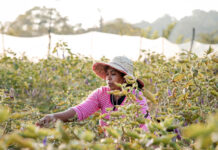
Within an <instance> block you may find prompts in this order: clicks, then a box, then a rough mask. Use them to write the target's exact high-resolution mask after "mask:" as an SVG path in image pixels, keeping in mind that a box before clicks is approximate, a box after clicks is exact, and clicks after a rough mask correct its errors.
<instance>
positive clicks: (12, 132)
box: [0, 42, 218, 150]
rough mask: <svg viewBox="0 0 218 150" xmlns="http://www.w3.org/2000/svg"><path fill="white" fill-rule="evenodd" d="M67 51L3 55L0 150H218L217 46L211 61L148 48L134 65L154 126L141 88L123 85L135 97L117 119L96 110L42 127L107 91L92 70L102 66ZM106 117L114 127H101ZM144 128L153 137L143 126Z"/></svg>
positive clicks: (208, 56) (59, 46)
mask: <svg viewBox="0 0 218 150" xmlns="http://www.w3.org/2000/svg"><path fill="white" fill-rule="evenodd" d="M66 47H67V43H64V42H63V43H59V44H57V46H56V47H55V49H54V50H53V53H54V54H55V55H57V56H59V55H58V54H61V53H62V51H63V50H65V51H66V52H67V54H66V55H65V56H64V57H63V58H57V57H52V56H50V57H49V58H48V59H41V60H39V61H38V62H35V63H33V62H31V61H30V60H28V59H27V57H25V56H24V57H22V58H16V57H15V54H13V53H7V54H6V55H5V56H1V58H0V62H1V63H0V77H1V78H0V89H1V90H0V149H3V150H6V149H22V148H25V149H37V150H41V149H64V150H66V149H69V150H70V149H94V150H97V149H101V150H104V149H105V150H106V149H121V150H130V149H132V150H141V149H148V150H152V149H199V150H200V149H212V150H215V149H217V148H218V138H217V137H218V126H217V123H218V119H217V110H218V102H217V96H218V80H217V73H218V70H217V68H218V67H217V66H218V58H217V56H216V55H212V56H211V54H212V52H213V49H211V48H210V49H208V50H206V51H205V55H204V57H203V58H198V57H197V56H196V55H194V54H191V55H190V54H189V53H188V52H186V51H184V53H182V54H181V56H180V57H179V59H175V58H171V59H169V60H167V59H166V58H165V57H164V56H162V55H160V54H155V53H151V52H149V51H145V50H142V52H141V56H140V57H139V60H138V61H135V62H134V65H135V71H136V72H135V76H137V77H138V78H140V79H142V80H143V81H144V83H145V88H144V89H143V91H142V92H143V95H144V96H145V97H146V98H147V100H148V104H149V108H150V109H149V110H150V114H151V119H150V120H149V119H145V118H144V116H142V114H141V113H138V111H139V109H140V107H139V106H138V105H137V104H136V102H135V98H136V97H138V98H140V97H141V95H139V93H138V92H137V91H138V89H136V92H135V94H133V93H132V92H131V90H133V88H134V87H137V83H136V82H135V80H133V79H129V80H128V82H131V83H133V87H127V88H128V89H127V88H126V87H125V86H124V85H120V86H121V87H122V89H123V90H122V92H121V93H119V92H118V93H117V94H125V95H127V101H128V102H129V103H128V104H127V105H124V106H122V107H119V108H118V111H111V110H110V109H108V110H107V112H108V113H110V114H111V118H110V120H107V119H106V118H105V115H102V114H100V112H96V113H95V114H93V115H92V116H90V117H89V118H88V119H86V120H85V121H80V122H70V123H62V122H57V123H56V124H55V125H54V124H51V125H50V128H48V129H46V128H41V129H40V128H38V127H36V126H35V125H34V124H35V122H36V121H37V120H38V119H39V118H41V117H42V116H43V114H47V113H54V112H58V111H62V110H65V109H67V108H69V107H72V106H75V105H76V104H79V103H81V102H82V101H83V100H85V99H86V97H87V96H88V95H89V94H90V93H91V92H92V91H93V90H95V89H96V88H98V87H100V86H103V85H105V82H104V81H103V80H101V79H100V78H98V77H97V76H96V75H95V74H94V73H93V71H92V70H91V69H90V68H92V64H93V63H94V62H95V61H96V60H93V59H92V58H89V57H84V56H80V55H75V54H72V53H71V52H70V50H68V49H67V48H66ZM9 56H10V57H9ZM190 56H191V57H190ZM101 61H106V62H107V61H108V59H106V58H105V57H103V58H102V59H101ZM128 90H130V92H127V91H128ZM112 93H113V92H112ZM114 94H115V93H114ZM136 114H138V116H137V117H136ZM124 115H125V117H121V116H124ZM99 119H103V120H105V121H107V123H108V126H107V127H105V128H102V127H101V126H99V123H98V120H99ZM144 123H146V124H147V127H148V129H149V130H148V131H147V132H145V131H143V130H142V129H141V128H139V125H140V124H144Z"/></svg>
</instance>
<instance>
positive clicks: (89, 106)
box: [71, 89, 100, 120]
mask: <svg viewBox="0 0 218 150" xmlns="http://www.w3.org/2000/svg"><path fill="white" fill-rule="evenodd" d="M99 92H100V89H96V90H95V91H94V92H92V93H91V94H90V95H89V96H88V98H87V99H86V100H85V101H84V102H82V103H81V104H79V105H77V106H75V107H72V108H71V109H73V110H74V111H75V112H76V114H77V118H78V120H84V119H86V118H87V117H89V116H90V115H92V114H93V113H94V112H96V111H97V110H99V108H100V105H99V98H98V97H99V96H98V95H99Z"/></svg>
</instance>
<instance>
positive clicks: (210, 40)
mask: <svg viewBox="0 0 218 150" xmlns="http://www.w3.org/2000/svg"><path fill="white" fill-rule="evenodd" d="M199 41H200V42H202V43H207V44H217V43H218V30H217V31H214V32H212V33H201V34H200V35H199Z"/></svg>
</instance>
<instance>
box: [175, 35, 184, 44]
mask: <svg viewBox="0 0 218 150" xmlns="http://www.w3.org/2000/svg"><path fill="white" fill-rule="evenodd" d="M183 42H184V35H179V36H178V37H177V39H176V43H177V44H181V43H183Z"/></svg>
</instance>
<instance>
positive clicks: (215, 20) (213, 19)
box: [134, 10, 218, 42]
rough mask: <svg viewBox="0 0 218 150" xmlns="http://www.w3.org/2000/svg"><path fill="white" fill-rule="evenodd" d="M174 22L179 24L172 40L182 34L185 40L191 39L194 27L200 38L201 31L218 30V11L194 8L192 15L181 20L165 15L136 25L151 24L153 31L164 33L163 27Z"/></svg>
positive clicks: (171, 37)
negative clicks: (150, 21)
mask: <svg viewBox="0 0 218 150" xmlns="http://www.w3.org/2000/svg"><path fill="white" fill-rule="evenodd" d="M173 22H177V24H176V26H175V28H174V29H173V31H172V33H171V35H170V37H169V39H170V40H171V41H173V42H175V41H176V39H177V38H178V37H179V36H180V35H183V36H184V39H185V40H188V39H191V35H192V28H193V27H194V28H195V31H196V39H197V40H198V39H199V37H200V34H201V33H207V34H209V33H212V32H215V31H218V12H217V11H209V12H205V11H202V10H194V11H193V12H192V15H191V16H186V17H184V18H182V19H181V20H176V19H175V18H174V17H171V16H169V15H164V16H163V17H160V18H158V19H157V20H156V21H154V22H152V23H149V22H146V21H142V22H140V23H136V24H134V26H136V27H139V28H142V29H146V28H147V27H148V26H150V27H152V30H153V31H155V30H157V31H158V32H159V34H160V35H162V31H163V29H165V28H166V27H167V26H168V25H169V24H171V23H173Z"/></svg>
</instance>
